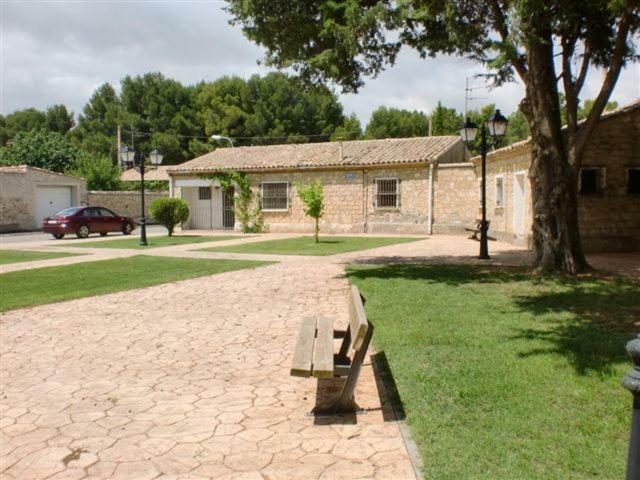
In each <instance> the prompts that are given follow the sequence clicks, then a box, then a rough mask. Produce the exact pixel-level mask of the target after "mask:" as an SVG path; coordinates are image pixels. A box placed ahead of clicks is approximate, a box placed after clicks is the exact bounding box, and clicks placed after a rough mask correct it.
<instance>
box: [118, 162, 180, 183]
mask: <svg viewBox="0 0 640 480" xmlns="http://www.w3.org/2000/svg"><path fill="white" fill-rule="evenodd" d="M171 166H172V165H160V166H159V167H158V168H156V169H154V170H146V171H145V172H144V179H145V180H169V175H167V169H168V168H169V167H171ZM120 179H121V180H123V181H125V182H139V181H140V174H139V173H138V171H137V170H136V169H134V168H130V169H129V170H125V171H124V172H122V175H120Z"/></svg>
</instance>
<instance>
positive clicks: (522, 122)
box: [504, 110, 531, 145]
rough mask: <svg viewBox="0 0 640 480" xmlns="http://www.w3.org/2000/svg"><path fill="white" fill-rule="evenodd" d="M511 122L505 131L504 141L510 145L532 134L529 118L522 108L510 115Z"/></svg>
mask: <svg viewBox="0 0 640 480" xmlns="http://www.w3.org/2000/svg"><path fill="white" fill-rule="evenodd" d="M508 120H509V124H508V125H507V132H506V133H505V139H504V143H505V145H509V144H511V143H514V142H519V141H520V140H524V139H526V138H528V137H529V135H531V129H530V128H529V124H528V123H527V119H526V118H525V116H524V114H523V113H522V112H521V111H520V110H515V111H514V112H512V113H511V115H509V117H508Z"/></svg>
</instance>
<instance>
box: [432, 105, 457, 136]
mask: <svg viewBox="0 0 640 480" xmlns="http://www.w3.org/2000/svg"><path fill="white" fill-rule="evenodd" d="M463 122H464V116H463V115H462V114H460V113H458V112H457V111H456V109H455V108H447V107H445V106H444V105H442V102H440V101H439V102H438V105H437V106H436V108H435V109H434V110H433V112H432V113H431V128H432V133H433V135H458V133H459V131H460V126H461V125H462V123H463Z"/></svg>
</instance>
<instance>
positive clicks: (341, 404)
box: [328, 322, 373, 413]
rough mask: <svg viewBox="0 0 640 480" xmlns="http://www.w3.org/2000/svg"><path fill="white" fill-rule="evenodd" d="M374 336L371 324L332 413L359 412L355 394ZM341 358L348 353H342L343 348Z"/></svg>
mask: <svg viewBox="0 0 640 480" xmlns="http://www.w3.org/2000/svg"><path fill="white" fill-rule="evenodd" d="M347 332H348V330H347ZM347 336H350V334H349V333H347ZM372 336H373V325H372V324H371V322H369V328H367V333H366V334H365V336H364V339H363V341H362V346H361V347H360V349H358V350H357V351H356V353H355V355H354V356H353V359H352V360H351V365H350V367H349V373H347V378H346V379H345V382H344V385H343V386H342V391H341V392H340V398H339V399H338V401H337V403H336V404H335V405H334V407H333V408H332V409H331V412H330V413H353V412H354V411H355V410H357V408H358V406H357V405H356V403H355V400H354V392H355V389H356V385H357V383H358V378H359V377H360V370H361V369H362V364H363V363H364V360H365V358H366V357H367V351H368V350H369V344H370V343H371V337H372ZM345 343H346V345H347V346H348V345H349V340H347V341H346V342H345ZM343 345H344V344H343ZM341 357H342V358H344V357H346V352H342V348H341V349H340V353H339V354H338V358H341ZM328 413H329V412H328Z"/></svg>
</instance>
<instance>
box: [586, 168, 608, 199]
mask: <svg viewBox="0 0 640 480" xmlns="http://www.w3.org/2000/svg"><path fill="white" fill-rule="evenodd" d="M603 190H604V168H599V167H588V168H583V169H582V170H580V193H581V194H582V195H592V194H597V193H602V191H603Z"/></svg>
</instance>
